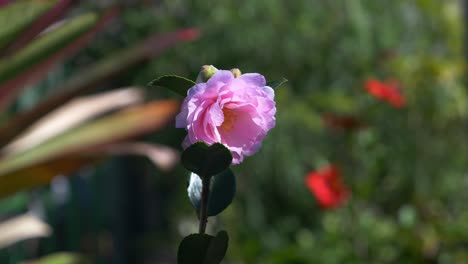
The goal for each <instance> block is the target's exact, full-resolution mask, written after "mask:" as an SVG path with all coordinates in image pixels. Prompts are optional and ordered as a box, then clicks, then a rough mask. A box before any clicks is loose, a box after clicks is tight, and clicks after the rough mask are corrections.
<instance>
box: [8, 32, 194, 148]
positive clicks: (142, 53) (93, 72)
mask: <svg viewBox="0 0 468 264" xmlns="http://www.w3.org/2000/svg"><path fill="white" fill-rule="evenodd" d="M197 36H198V30H197V29H194V28H186V29H181V30H178V31H175V32H171V33H165V34H157V35H154V36H151V37H150V38H148V39H146V40H144V41H142V42H140V43H139V44H137V45H135V46H134V47H132V48H130V49H125V50H121V51H119V52H117V53H116V54H113V55H112V56H109V57H108V58H106V59H104V60H101V61H100V62H98V63H96V64H94V65H91V66H90V67H87V68H86V69H85V70H83V71H81V72H78V73H77V74H76V75H75V77H74V78H72V79H70V80H69V81H68V82H66V83H65V84H64V85H63V86H62V87H61V89H60V91H59V92H57V93H55V94H53V95H52V96H51V97H49V98H47V99H46V100H44V101H43V102H41V103H39V104H38V105H37V106H35V107H33V108H32V109H31V110H28V111H26V112H23V113H20V114H19V115H16V116H15V117H14V119H12V120H10V121H9V122H7V123H6V124H5V125H4V126H2V127H1V128H0V146H3V145H5V144H6V143H8V142H9V141H10V140H11V139H13V138H14V137H15V136H16V135H18V134H19V133H21V132H22V131H23V130H24V129H26V128H27V127H29V126H30V125H31V123H33V122H35V121H36V120H37V119H38V118H40V117H42V116H44V115H45V114H47V113H48V112H50V111H52V110H53V109H55V108H56V107H58V106H60V105H62V104H64V103H66V102H68V101H70V100H72V99H73V98H74V97H76V96H79V95H83V94H86V93H88V92H90V91H92V90H94V89H96V88H98V87H99V84H101V83H102V82H104V81H106V80H107V79H110V78H112V77H113V76H117V75H118V74H119V73H121V72H123V71H125V70H127V69H129V68H131V67H133V66H135V65H138V64H140V63H142V62H144V61H147V60H149V59H151V58H153V57H154V56H156V55H159V54H160V53H161V52H163V51H165V50H166V49H167V48H170V47H172V46H174V45H175V44H177V43H179V42H184V41H192V40H194V39H196V38H197Z"/></svg>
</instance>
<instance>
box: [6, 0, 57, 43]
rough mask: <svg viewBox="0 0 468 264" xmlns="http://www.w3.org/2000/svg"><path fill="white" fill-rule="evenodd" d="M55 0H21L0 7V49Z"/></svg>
mask: <svg viewBox="0 0 468 264" xmlns="http://www.w3.org/2000/svg"><path fill="white" fill-rule="evenodd" d="M54 2H57V1H56V0H54V1H24V0H19V1H15V2H14V3H11V4H9V5H7V6H6V7H4V8H0V25H2V26H1V27H0V49H1V48H4V47H5V46H6V45H7V44H9V43H10V42H11V41H12V40H14V39H15V38H16V37H17V36H18V35H19V34H20V33H21V32H23V30H25V29H26V28H27V27H28V26H30V25H31V24H32V23H33V22H34V21H35V20H36V19H37V18H38V17H39V16H41V15H42V14H44V13H45V12H46V11H47V10H49V9H50V8H51V7H52V6H53V4H54Z"/></svg>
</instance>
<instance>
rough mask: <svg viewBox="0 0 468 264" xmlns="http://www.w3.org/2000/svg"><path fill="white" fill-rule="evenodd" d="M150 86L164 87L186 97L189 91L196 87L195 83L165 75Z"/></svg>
mask: <svg viewBox="0 0 468 264" xmlns="http://www.w3.org/2000/svg"><path fill="white" fill-rule="evenodd" d="M148 85H150V86H154V87H163V88H166V89H169V90H171V91H173V92H175V93H177V94H179V95H181V96H184V97H185V96H187V91H188V89H190V88H191V87H192V86H194V85H195V82H194V81H192V80H189V79H187V78H184V77H180V76H177V75H165V76H161V77H159V78H157V79H155V80H153V81H151V82H150V83H149V84H148Z"/></svg>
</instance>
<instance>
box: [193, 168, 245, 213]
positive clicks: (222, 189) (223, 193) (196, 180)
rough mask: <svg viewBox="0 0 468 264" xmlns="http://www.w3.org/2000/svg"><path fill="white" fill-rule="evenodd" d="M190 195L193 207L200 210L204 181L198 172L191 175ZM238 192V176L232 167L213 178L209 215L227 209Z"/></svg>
mask: <svg viewBox="0 0 468 264" xmlns="http://www.w3.org/2000/svg"><path fill="white" fill-rule="evenodd" d="M187 192H188V196H189V199H190V202H191V203H192V205H193V207H194V208H195V209H196V210H197V212H198V211H199V210H200V201H201V193H202V181H201V179H200V177H198V175H196V174H193V173H192V174H191V175H190V184H189V186H188V188H187ZM235 194H236V177H235V176H234V173H233V172H232V171H231V169H227V170H224V171H223V172H221V173H219V174H216V175H215V176H213V177H212V178H211V186H210V196H209V200H208V216H216V215H218V214H220V213H221V212H222V211H224V209H226V208H227V207H228V206H229V205H230V204H231V203H232V200H233V199H234V195H235Z"/></svg>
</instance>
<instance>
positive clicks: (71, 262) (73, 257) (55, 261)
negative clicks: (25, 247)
mask: <svg viewBox="0 0 468 264" xmlns="http://www.w3.org/2000/svg"><path fill="white" fill-rule="evenodd" d="M22 264H91V261H90V260H89V259H87V258H86V257H84V256H83V255H80V254H76V253H68V252H61V253H54V254H50V255H47V256H45V257H42V258H40V259H36V260H30V261H25V262H22Z"/></svg>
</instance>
